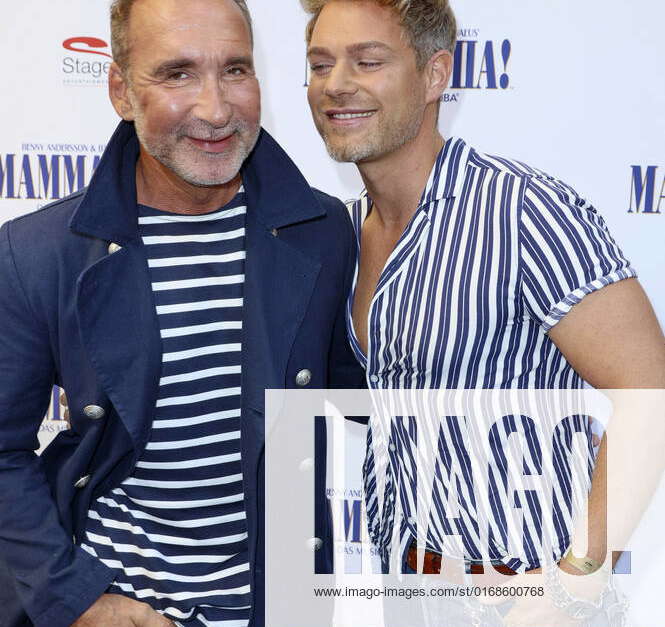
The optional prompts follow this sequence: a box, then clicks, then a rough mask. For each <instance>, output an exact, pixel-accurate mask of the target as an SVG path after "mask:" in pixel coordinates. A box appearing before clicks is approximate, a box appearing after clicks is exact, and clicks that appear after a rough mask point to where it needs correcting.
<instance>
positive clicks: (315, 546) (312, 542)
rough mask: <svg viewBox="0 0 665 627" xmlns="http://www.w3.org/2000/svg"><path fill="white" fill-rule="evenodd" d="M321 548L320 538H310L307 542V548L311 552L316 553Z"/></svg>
mask: <svg viewBox="0 0 665 627" xmlns="http://www.w3.org/2000/svg"><path fill="white" fill-rule="evenodd" d="M322 546H323V540H321V538H310V539H309V540H307V547H308V548H309V549H311V550H312V551H318V550H319V549H320V548H321V547H322Z"/></svg>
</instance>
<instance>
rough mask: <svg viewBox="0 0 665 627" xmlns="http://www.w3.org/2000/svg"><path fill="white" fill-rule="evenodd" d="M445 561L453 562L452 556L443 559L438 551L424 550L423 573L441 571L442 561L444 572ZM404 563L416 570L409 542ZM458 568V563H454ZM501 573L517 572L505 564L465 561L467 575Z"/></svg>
mask: <svg viewBox="0 0 665 627" xmlns="http://www.w3.org/2000/svg"><path fill="white" fill-rule="evenodd" d="M445 561H449V562H451V563H452V562H453V560H452V558H446V560H444V559H443V558H442V556H441V555H440V554H439V553H434V552H433V551H425V555H424V559H423V571H422V572H423V574H425V575H438V574H439V573H441V571H442V568H441V566H442V562H444V564H443V572H444V573H445V572H446V570H447V569H446V567H445ZM406 563H407V564H408V566H409V568H410V569H411V570H413V571H416V572H418V553H417V549H416V545H415V543H414V544H411V546H410V547H409V551H408V552H407V554H406ZM456 565H457V567H458V568H459V564H456ZM493 571H494V572H497V573H501V574H502V575H516V574H517V573H516V572H515V571H514V570H513V569H512V568H509V567H508V566H506V565H505V564H500V563H499V564H486V563H482V562H465V572H466V573H467V574H468V575H483V574H488V575H489V574H491V573H492V572H493Z"/></svg>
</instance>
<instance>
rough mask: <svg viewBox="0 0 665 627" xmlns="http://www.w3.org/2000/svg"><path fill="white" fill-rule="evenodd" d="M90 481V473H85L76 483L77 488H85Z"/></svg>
mask: <svg viewBox="0 0 665 627" xmlns="http://www.w3.org/2000/svg"><path fill="white" fill-rule="evenodd" d="M89 483H90V475H84V476H83V477H81V478H80V479H79V480H78V481H77V482H76V483H75V484H74V487H75V488H79V489H80V488H85V486H87V485H88V484H89Z"/></svg>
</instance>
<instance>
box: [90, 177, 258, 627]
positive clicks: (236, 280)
mask: <svg viewBox="0 0 665 627" xmlns="http://www.w3.org/2000/svg"><path fill="white" fill-rule="evenodd" d="M245 214H246V205H245V194H244V192H243V191H242V190H240V192H239V193H238V194H237V195H236V196H235V198H234V199H233V200H232V201H231V202H230V203H229V204H227V205H226V206H225V207H223V208H222V209H220V210H218V211H214V212H212V213H207V214H203V215H183V214H174V213H166V212H163V211H158V210H156V209H152V208H150V207H143V206H139V218H138V220H139V232H140V234H141V238H142V240H143V244H144V246H145V249H146V254H147V258H148V267H149V270H150V277H151V280H152V291H153V295H154V300H155V307H156V313H157V318H158V321H159V326H160V335H161V338H162V376H161V379H160V387H159V395H158V398H157V401H156V410H155V419H154V421H153V424H152V432H151V436H150V441H149V442H148V444H147V446H146V449H145V451H144V452H143V454H142V456H141V457H140V459H139V461H138V463H137V465H136V467H135V469H134V471H133V472H132V475H131V476H130V477H128V478H127V479H126V480H125V481H123V482H122V484H121V485H120V486H119V487H117V488H115V489H113V490H111V492H110V493H108V494H105V495H103V496H101V497H100V498H98V499H97V500H96V501H95V502H94V503H92V505H91V508H90V511H89V512H88V521H87V525H86V532H85V538H84V539H83V542H82V547H83V548H84V549H85V550H87V551H88V552H90V553H91V554H93V555H95V556H97V557H98V558H99V559H100V560H101V561H102V562H103V563H104V564H106V565H107V566H109V567H111V568H113V569H115V570H116V573H117V574H116V578H115V581H114V582H113V584H112V585H111V587H110V589H109V592H112V593H116V594H124V595H126V596H129V597H131V598H134V599H138V600H140V601H143V602H146V603H148V604H150V605H151V606H152V607H153V608H154V609H155V610H157V611H158V612H160V613H162V614H164V615H165V616H167V617H168V618H170V619H172V620H174V621H175V622H176V624H177V625H188V626H191V627H202V626H204V625H216V626H218V627H245V626H246V625H247V624H248V622H249V611H250V573H249V560H248V547H247V524H246V515H245V501H244V491H243V475H242V470H241V452H240V450H241V449H240V434H241V413H240V408H241V371H240V363H241V361H240V354H241V334H242V311H243V292H244V289H243V287H244V278H245V277H244V268H245Z"/></svg>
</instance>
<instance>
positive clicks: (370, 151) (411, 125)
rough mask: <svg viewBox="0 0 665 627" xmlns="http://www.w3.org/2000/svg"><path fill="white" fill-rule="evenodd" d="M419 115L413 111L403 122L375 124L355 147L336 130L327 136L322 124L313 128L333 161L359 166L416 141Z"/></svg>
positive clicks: (419, 122)
mask: <svg viewBox="0 0 665 627" xmlns="http://www.w3.org/2000/svg"><path fill="white" fill-rule="evenodd" d="M423 111H424V109H423V110H419V109H415V110H414V112H413V113H412V114H411V115H409V116H408V118H407V119H405V120H400V121H396V122H392V123H387V122H385V121H384V122H381V121H379V122H378V123H377V124H376V126H375V127H374V128H372V129H370V130H368V131H367V132H366V133H365V136H364V137H363V138H360V139H359V141H357V142H356V143H354V140H353V138H352V136H349V137H345V136H344V134H342V133H339V132H338V131H336V130H333V131H331V132H328V131H327V130H326V128H325V126H324V124H323V123H320V124H317V127H318V130H319V133H320V135H321V137H322V139H323V141H324V143H325V145H326V150H327V151H328V154H329V155H330V157H331V158H332V159H333V160H335V161H338V162H340V163H362V162H363V161H371V160H374V159H377V158H379V157H382V156H384V155H386V154H389V153H391V152H394V151H396V150H398V149H399V148H401V147H402V146H404V144H406V143H407V142H409V141H411V140H412V139H413V138H414V137H416V135H418V131H419V130H420V127H421V125H422V122H423ZM336 138H337V140H336ZM340 140H341V141H340Z"/></svg>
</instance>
